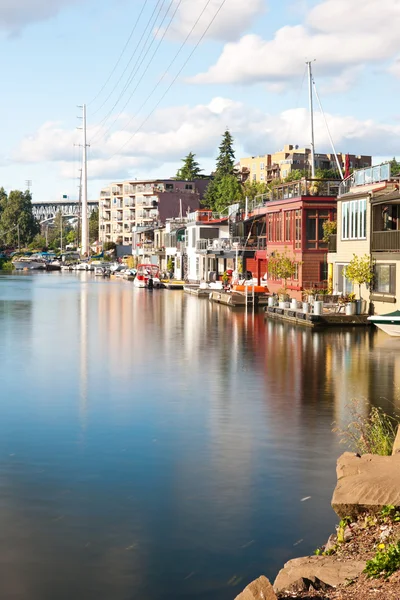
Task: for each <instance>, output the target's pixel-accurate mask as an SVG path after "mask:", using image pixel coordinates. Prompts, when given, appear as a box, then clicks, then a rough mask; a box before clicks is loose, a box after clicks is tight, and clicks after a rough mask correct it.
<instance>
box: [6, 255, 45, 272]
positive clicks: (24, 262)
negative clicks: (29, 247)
mask: <svg viewBox="0 0 400 600" xmlns="http://www.w3.org/2000/svg"><path fill="white" fill-rule="evenodd" d="M13 265H14V268H15V269H16V270H17V271H44V270H45V269H46V263H45V261H44V260H43V259H42V258H35V257H34V256H21V257H19V258H16V259H15V260H13Z"/></svg>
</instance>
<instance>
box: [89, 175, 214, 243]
mask: <svg viewBox="0 0 400 600" xmlns="http://www.w3.org/2000/svg"><path fill="white" fill-rule="evenodd" d="M207 185H208V180H207V179H198V180H195V181H176V180H174V179H154V180H140V181H137V180H134V181H123V182H118V183H112V184H111V185H110V186H108V187H107V188H104V189H102V190H101V192H100V202H99V219H100V223H99V230H100V234H99V235H100V241H101V242H103V243H104V242H115V243H118V244H123V245H130V244H133V243H134V239H133V230H134V228H136V231H138V230H143V229H145V230H152V229H155V228H157V227H159V226H160V225H163V224H165V222H166V220H167V219H169V218H174V217H178V216H179V215H180V214H181V213H182V215H186V214H187V212H192V211H194V210H196V209H197V208H199V207H200V201H201V199H202V198H203V195H204V192H205V190H206V188H207Z"/></svg>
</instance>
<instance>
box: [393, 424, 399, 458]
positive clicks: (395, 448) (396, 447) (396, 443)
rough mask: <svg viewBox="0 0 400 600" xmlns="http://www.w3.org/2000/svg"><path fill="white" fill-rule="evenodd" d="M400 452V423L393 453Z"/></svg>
mask: <svg viewBox="0 0 400 600" xmlns="http://www.w3.org/2000/svg"><path fill="white" fill-rule="evenodd" d="M399 452H400V425H399V426H398V428H397V435H396V439H395V440H394V444H393V450H392V455H394V454H398V453H399Z"/></svg>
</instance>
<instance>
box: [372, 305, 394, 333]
mask: <svg viewBox="0 0 400 600" xmlns="http://www.w3.org/2000/svg"><path fill="white" fill-rule="evenodd" d="M368 321H371V323H373V324H374V325H376V327H378V328H379V329H381V330H382V331H384V332H385V333H387V334H388V335H391V336H392V337H400V310H395V311H394V312H392V313H388V314H387V315H373V316H372V317H368Z"/></svg>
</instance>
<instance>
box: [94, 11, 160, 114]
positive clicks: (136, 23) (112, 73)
mask: <svg viewBox="0 0 400 600" xmlns="http://www.w3.org/2000/svg"><path fill="white" fill-rule="evenodd" d="M147 3H148V0H144V3H143V5H142V8H141V10H140V12H139V15H138V18H137V19H136V21H135V24H134V26H133V28H132V30H131V33H130V35H129V37H128V39H127V41H126V42H125V45H124V47H123V48H122V51H121V54H120V55H119V57H118V60H117V62H116V63H115V65H114V67H113V69H112V70H111V72H110V75H109V76H108V78H107V79H106V82H105V83H104V85H103V86H102V88H101V89H100V90H99V91H98V92H97V94H96V96H95V97H94V98H93V99H92V100H91V101H90V102H89V103H88V106H90V104H93V102H95V101H96V100H97V98H98V97H99V96H100V94H101V93H102V92H103V90H104V89H105V88H106V87H107V85H108V83H109V81H110V79H111V78H112V76H113V75H114V73H115V71H116V70H117V68H118V66H119V63H120V62H121V60H122V57H123V55H124V54H125V50H126V49H127V47H128V46H129V43H130V41H131V39H132V37H133V34H134V33H135V31H136V27H137V26H138V23H139V21H140V18H141V16H142V14H143V12H144V9H145V8H146V5H147ZM102 106H104V105H103V104H102V105H101V106H100V107H99V108H98V109H97V110H95V112H94V113H93V114H96V113H97V112H98V111H99V110H100V109H101V108H102Z"/></svg>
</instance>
